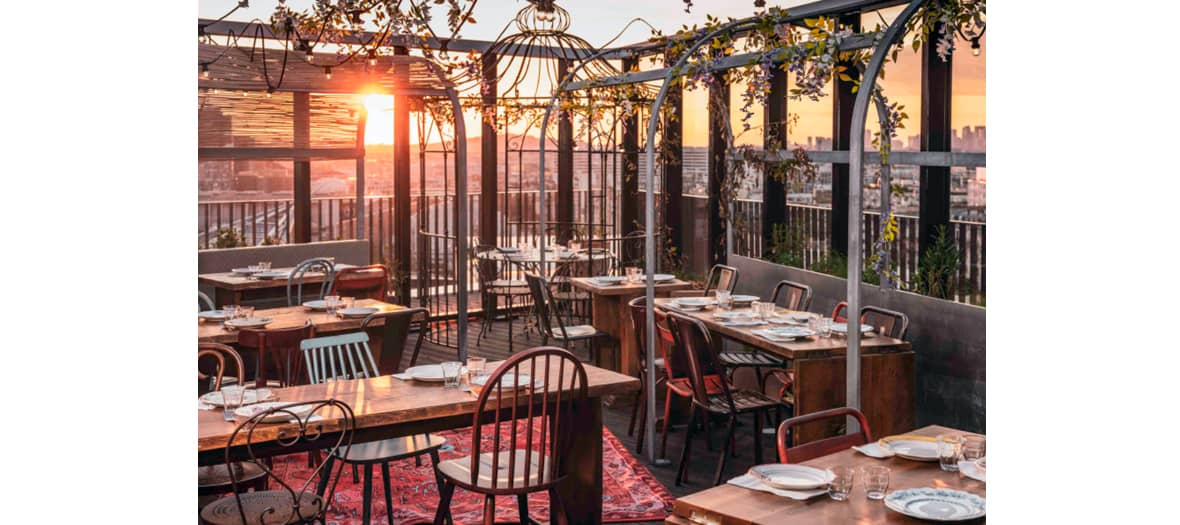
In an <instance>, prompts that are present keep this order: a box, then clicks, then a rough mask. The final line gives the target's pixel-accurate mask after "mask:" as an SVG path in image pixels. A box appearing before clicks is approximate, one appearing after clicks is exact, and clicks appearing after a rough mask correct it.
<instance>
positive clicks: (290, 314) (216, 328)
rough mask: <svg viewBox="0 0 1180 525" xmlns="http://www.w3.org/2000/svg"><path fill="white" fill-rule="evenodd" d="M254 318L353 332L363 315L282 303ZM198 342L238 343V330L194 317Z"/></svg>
mask: <svg viewBox="0 0 1180 525" xmlns="http://www.w3.org/2000/svg"><path fill="white" fill-rule="evenodd" d="M356 306H372V307H375V308H377V310H378V311H380V312H393V311H397V310H404V309H405V308H406V307H404V306H400V305H396V304H389V303H386V302H382V301H378V300H376V299H358V300H357V301H356ZM254 317H270V318H272V319H274V322H272V323H270V324H269V325H267V326H266V327H267V328H293V327H296V326H303V324H304V323H306V322H308V321H311V324H312V326H314V327H315V330H316V333H332V332H346V331H355V330H359V329H360V328H361V322H363V321H364V318H359V319H357V318H353V319H343V318H340V317H337V316H335V315H333V314H330V313H327V312H322V311H315V310H312V309H311V308H308V307H306V306H285V307H282V308H267V309H264V310H255V311H254ZM197 342H199V343H222V344H233V343H237V342H238V332H237V330H227V329H226V328H225V327H224V326H222V324H221V323H218V322H206V321H201V320H199V319H198V320H197Z"/></svg>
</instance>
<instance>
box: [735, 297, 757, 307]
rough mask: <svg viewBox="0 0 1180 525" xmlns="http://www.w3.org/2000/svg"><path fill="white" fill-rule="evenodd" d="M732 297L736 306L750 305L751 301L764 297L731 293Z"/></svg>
mask: <svg viewBox="0 0 1180 525" xmlns="http://www.w3.org/2000/svg"><path fill="white" fill-rule="evenodd" d="M730 298H731V299H733V305H734V306H750V303H753V302H754V301H758V300H760V299H762V298H761V297H758V296H757V295H731V296H730Z"/></svg>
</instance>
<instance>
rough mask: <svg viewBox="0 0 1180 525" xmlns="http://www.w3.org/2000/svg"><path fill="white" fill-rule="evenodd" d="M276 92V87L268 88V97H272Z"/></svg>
mask: <svg viewBox="0 0 1180 525" xmlns="http://www.w3.org/2000/svg"><path fill="white" fill-rule="evenodd" d="M274 92H275V88H266V98H270V96H271V95H272V94H274Z"/></svg>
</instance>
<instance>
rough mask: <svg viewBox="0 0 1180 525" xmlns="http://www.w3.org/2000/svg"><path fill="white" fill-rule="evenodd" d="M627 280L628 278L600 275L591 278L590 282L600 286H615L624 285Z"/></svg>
mask: <svg viewBox="0 0 1180 525" xmlns="http://www.w3.org/2000/svg"><path fill="white" fill-rule="evenodd" d="M626 280H627V278H626V277H619V276H617V275H598V276H595V277H591V278H590V282H591V283H593V284H596V285H598V286H613V285H616V284H622V283H623V281H626Z"/></svg>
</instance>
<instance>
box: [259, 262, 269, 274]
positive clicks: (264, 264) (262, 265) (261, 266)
mask: <svg viewBox="0 0 1180 525" xmlns="http://www.w3.org/2000/svg"><path fill="white" fill-rule="evenodd" d="M258 269H260V270H262V271H264V272H265V271H269V270H270V261H262V262H259V263H258Z"/></svg>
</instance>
